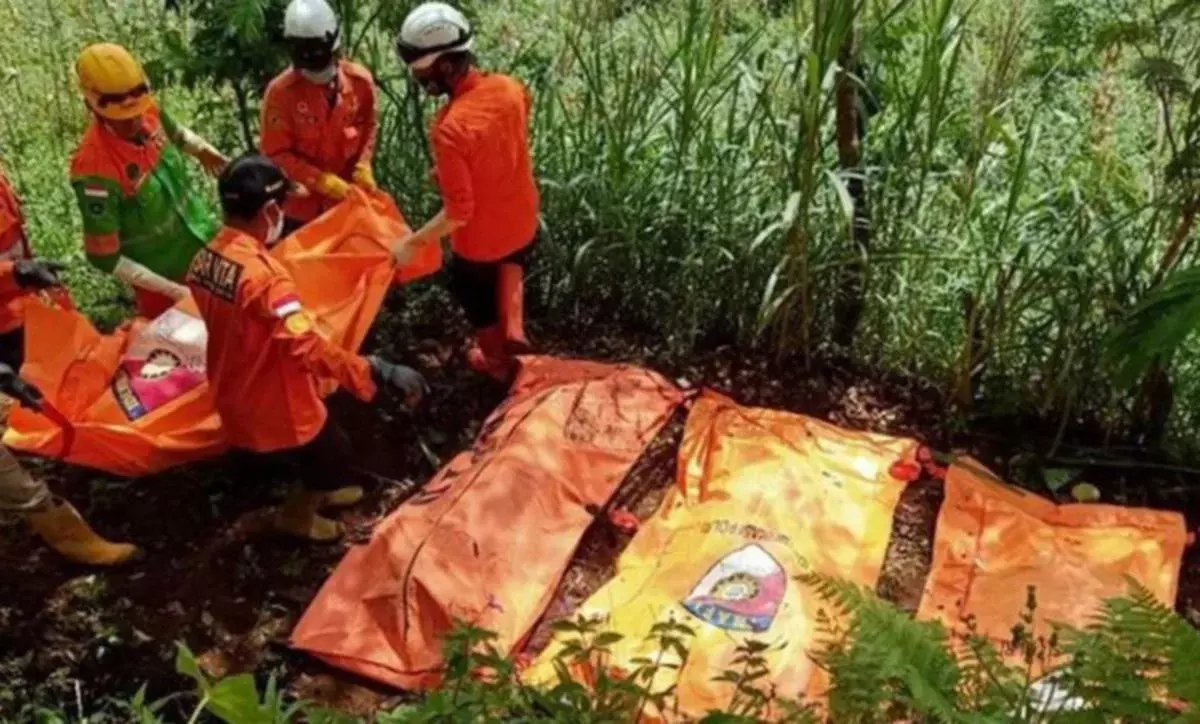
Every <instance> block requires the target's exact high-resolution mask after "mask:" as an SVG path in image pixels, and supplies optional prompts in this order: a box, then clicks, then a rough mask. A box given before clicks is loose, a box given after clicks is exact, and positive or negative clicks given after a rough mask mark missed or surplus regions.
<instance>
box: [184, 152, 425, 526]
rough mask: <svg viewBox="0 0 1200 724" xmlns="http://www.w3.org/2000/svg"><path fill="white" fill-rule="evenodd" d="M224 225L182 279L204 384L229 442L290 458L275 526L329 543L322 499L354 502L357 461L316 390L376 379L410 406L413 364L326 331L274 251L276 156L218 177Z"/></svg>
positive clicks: (362, 392) (416, 391)
mask: <svg viewBox="0 0 1200 724" xmlns="http://www.w3.org/2000/svg"><path fill="white" fill-rule="evenodd" d="M218 191H219V194H220V197H221V205H222V208H223V209H224V212H225V226H224V228H222V229H221V230H220V231H219V232H218V233H217V235H216V236H215V237H214V238H213V240H212V242H211V243H210V244H209V245H208V247H206V248H205V249H204V250H202V251H201V252H200V253H199V254H197V255H196V258H195V260H194V261H193V262H192V268H191V270H190V271H189V273H188V277H187V281H188V285H189V286H190V287H191V290H192V295H193V297H194V298H195V300H196V304H197V306H198V307H199V309H200V313H201V315H202V316H203V317H204V322H205V325H206V326H207V327H208V383H209V387H210V388H211V390H212V395H213V399H214V400H215V402H216V407H217V411H218V412H219V413H220V414H221V419H222V423H223V425H224V429H225V432H226V435H227V436H228V440H229V443H230V445H231V446H232V447H233V448H234V449H237V450H240V451H243V452H248V453H251V454H252V455H254V456H256V457H266V458H267V460H268V461H269V462H271V463H294V464H296V465H297V466H298V467H299V474H300V476H301V479H302V481H303V483H304V488H303V489H302V490H299V491H298V492H296V493H295V494H293V495H291V496H290V497H289V498H288V500H287V501H286V502H285V503H284V506H283V509H282V510H281V511H280V514H279V516H278V517H277V519H276V527H277V529H278V530H280V531H282V532H285V533H289V534H292V535H296V536H299V537H302V538H307V539H309V540H313V541H332V540H336V539H337V538H339V537H340V536H341V534H342V528H341V525H340V524H339V523H337V522H335V521H333V520H330V519H328V518H324V517H322V516H321V515H320V510H321V509H322V508H325V507H344V506H348V505H353V504H355V503H357V502H358V501H359V500H360V499H361V498H362V495H363V491H362V489H361V488H358V487H350V486H345V487H344V486H343V481H345V479H346V476H347V475H348V471H349V470H350V468H351V466H352V457H351V451H350V444H349V440H348V439H347V437H346V434H345V432H343V431H342V429H341V428H340V427H339V426H338V425H337V424H336V423H335V422H334V421H332V420H330V419H329V414H328V411H327V410H326V407H325V402H324V401H323V400H322V397H321V394H320V392H319V387H320V385H321V383H323V382H326V381H333V382H336V383H337V384H338V385H340V386H341V387H343V388H345V389H346V390H347V391H349V392H350V393H351V394H353V395H354V396H355V397H357V398H358V399H360V400H363V401H370V400H371V399H372V398H374V396H375V394H376V389H377V385H383V384H387V385H390V386H392V387H395V388H397V389H399V390H400V391H402V392H403V393H404V394H405V396H406V402H407V403H408V404H409V405H410V406H412V405H416V404H417V402H419V401H420V399H421V397H422V396H423V395H424V394H425V393H426V391H427V387H426V384H425V380H424V378H423V377H422V376H421V375H420V373H418V372H416V371H415V370H412V369H409V368H407V367H403V366H401V365H396V364H393V363H391V362H388V361H386V360H383V359H380V358H378V357H374V356H372V357H361V356H359V355H357V354H355V353H353V352H349V351H347V350H344V349H342V348H340V347H338V346H337V345H335V344H333V343H331V342H329V341H327V340H326V339H324V338H323V337H322V336H321V335H320V334H319V333H318V331H317V329H316V328H315V327H314V320H313V319H312V317H311V316H310V315H309V313H308V312H307V311H305V309H304V304H303V301H302V300H301V299H300V296H299V294H298V293H297V291H296V286H295V284H294V283H293V281H292V278H291V276H290V275H289V274H288V272H287V270H286V269H285V268H284V267H283V266H282V265H281V264H280V263H279V262H277V261H276V260H275V259H274V258H273V257H271V256H270V255H269V254H268V248H269V247H271V246H272V245H273V244H275V243H276V242H278V241H279V239H280V238H281V237H282V235H283V224H284V211H283V204H284V201H285V199H286V197H287V192H288V180H287V178H286V177H285V176H284V174H283V171H282V170H280V168H279V167H278V166H277V165H276V164H275V163H274V162H273V161H271V160H270V159H268V158H266V157H264V156H260V155H254V154H248V155H245V156H242V157H241V158H239V159H237V160H236V161H234V162H233V163H232V164H230V165H229V167H228V168H227V169H226V170H225V172H224V174H222V176H221V178H220V181H219V182H218Z"/></svg>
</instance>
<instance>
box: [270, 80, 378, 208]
mask: <svg viewBox="0 0 1200 724" xmlns="http://www.w3.org/2000/svg"><path fill="white" fill-rule="evenodd" d="M378 125H379V124H378V120H377V119H376V117H375V79H374V78H372V77H371V72H370V71H369V70H367V69H366V68H364V67H363V66H361V65H359V64H357V63H353V62H351V61H348V60H339V61H338V66H337V75H336V80H334V81H333V82H332V84H329V85H319V84H316V83H312V82H310V81H308V80H306V79H305V78H304V76H303V75H301V74H300V72H299V71H297V70H295V69H293V68H289V69H287V70H285V71H284V72H283V73H280V74H279V75H278V76H276V77H275V79H274V80H272V81H271V84H270V85H268V86H267V92H266V96H265V97H264V98H263V105H262V152H263V154H264V155H266V156H268V157H270V159H271V160H272V161H274V162H275V163H277V164H279V167H280V168H281V169H283V172H284V173H285V174H287V177H288V179H289V180H290V181H291V182H292V183H294V184H300V185H302V186H304V187H305V188H306V189H308V191H309V195H308V196H305V197H301V196H297V195H292V196H290V197H289V198H288V200H287V203H286V204H285V205H284V209H283V210H284V213H285V214H287V216H288V218H291V219H295V220H296V221H311V220H313V219H315V218H316V217H318V216H320V215H321V214H322V213H323V212H324V211H326V210H327V209H329V208H331V207H332V206H333V205H334V204H336V203H337V200H336V199H331V198H328V197H325V196H322V195H321V194H319V193H318V192H317V190H316V189H317V179H318V178H319V177H320V176H321V175H322V174H326V173H330V174H333V175H335V176H339V177H341V178H342V180H344V181H346V182H349V181H350V180H351V178H352V176H353V174H354V167H355V166H357V165H358V164H360V163H362V164H370V163H371V158H372V156H373V155H374V153H375V136H376V133H377V131H378Z"/></svg>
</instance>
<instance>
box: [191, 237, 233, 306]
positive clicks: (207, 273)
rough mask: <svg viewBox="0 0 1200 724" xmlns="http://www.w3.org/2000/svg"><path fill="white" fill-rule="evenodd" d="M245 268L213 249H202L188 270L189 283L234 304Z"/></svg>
mask: <svg viewBox="0 0 1200 724" xmlns="http://www.w3.org/2000/svg"><path fill="white" fill-rule="evenodd" d="M243 268H244V267H242V265H241V264H238V263H237V262H236V261H233V260H231V259H226V258H225V257H223V256H221V255H220V254H218V253H217V252H215V251H213V250H212V249H201V250H200V252H199V253H197V254H196V258H195V259H193V260H192V266H191V269H189V270H188V282H189V283H191V284H194V285H196V286H198V287H200V288H201V289H204V290H207V291H209V292H211V293H212V294H213V295H214V296H216V297H218V298H220V299H224V300H225V301H227V302H232V301H234V300H235V299H236V298H237V288H238V282H240V281H241V279H242V269H243Z"/></svg>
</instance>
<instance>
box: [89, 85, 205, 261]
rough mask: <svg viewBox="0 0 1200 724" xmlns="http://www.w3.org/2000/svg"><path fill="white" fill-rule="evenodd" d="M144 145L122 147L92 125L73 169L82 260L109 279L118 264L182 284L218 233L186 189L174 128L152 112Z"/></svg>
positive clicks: (196, 195) (110, 134)
mask: <svg viewBox="0 0 1200 724" xmlns="http://www.w3.org/2000/svg"><path fill="white" fill-rule="evenodd" d="M145 123H146V130H147V134H148V139H147V140H146V141H145V142H144V143H142V144H137V143H133V142H131V141H126V140H124V139H122V138H120V137H118V136H117V135H116V134H114V133H113V132H112V131H111V130H109V129H108V128H107V127H105V126H104V124H102V123H100V122H99V121H97V120H95V119H93V120H92V125H91V126H90V127H89V128H88V130H87V132H86V133H84V136H83V140H82V141H81V142H80V145H79V149H78V150H77V151H76V152H75V157H74V159H73V160H72V161H71V185H72V186H73V187H74V188H75V196H76V198H77V200H78V202H79V210H80V212H81V213H82V214H83V234H84V241H85V250H86V251H87V258H88V260H89V261H90V262H91V263H92V264H93V265H95V266H96V267H97V268H99V269H100V270H102V271H105V272H109V273H111V272H112V271H113V269H114V268H115V267H116V265H117V262H118V261H119V260H120V258H121V257H122V256H124V257H127V258H128V259H129V260H130V261H134V262H137V263H139V264H141V265H142V266H145V267H146V268H147V269H149V270H150V271H152V272H154V273H156V274H158V275H160V276H163V277H165V278H167V279H169V280H171V281H173V282H178V283H182V282H183V279H184V277H185V276H186V274H187V270H188V265H189V264H190V263H191V261H192V257H193V256H195V255H196V252H198V251H200V250H201V249H203V248H204V245H205V244H207V243H208V240H209V239H211V238H212V236H213V234H214V233H216V230H217V226H218V225H217V222H216V219H215V218H214V217H213V215H212V213H211V212H210V210H209V208H208V207H207V205H206V204H205V202H204V200H203V198H202V197H201V195H200V194H199V193H197V192H196V191H195V190H194V189H193V188H192V182H191V180H190V179H189V177H188V173H187V167H186V164H185V162H184V155H183V152H182V151H181V150H180V148H179V146H178V144H177V143H176V142H175V141H173V140H172V139H173V138H178V137H179V128H178V126H176V125H175V124H174V123H173V122H172V121H171V119H170V117H169V116H167V114H166V113H161V114H160V112H159V111H158V109H153V110H151V111H149V112H148V113H147V114H146V116H145Z"/></svg>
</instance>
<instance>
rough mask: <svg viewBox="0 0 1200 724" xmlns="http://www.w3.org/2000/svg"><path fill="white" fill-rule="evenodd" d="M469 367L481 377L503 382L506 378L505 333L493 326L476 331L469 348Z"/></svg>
mask: <svg viewBox="0 0 1200 724" xmlns="http://www.w3.org/2000/svg"><path fill="white" fill-rule="evenodd" d="M467 366H468V367H470V368H471V369H472V370H474V371H475V372H478V373H479V374H481V375H487V376H489V377H493V378H495V379H497V380H500V381H503V380H504V379H505V378H506V374H505V368H506V366H507V365H506V364H505V362H504V333H503V332H502V331H501V330H500V327H498V326H493V327H487V328H486V329H477V330H475V338H474V339H472V340H471V346H470V347H468V348H467Z"/></svg>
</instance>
